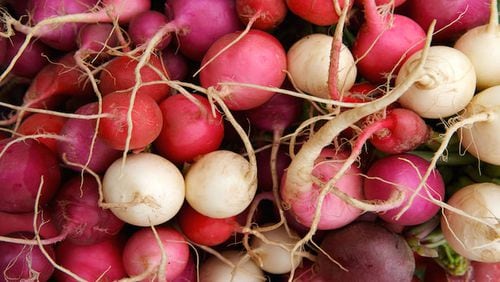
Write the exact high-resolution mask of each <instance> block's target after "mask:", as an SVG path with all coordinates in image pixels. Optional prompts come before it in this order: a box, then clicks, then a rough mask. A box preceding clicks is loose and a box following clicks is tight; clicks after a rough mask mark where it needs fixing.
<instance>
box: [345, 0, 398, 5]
mask: <svg viewBox="0 0 500 282" xmlns="http://www.w3.org/2000/svg"><path fill="white" fill-rule="evenodd" d="M405 2H406V0H375V3H376V4H377V6H381V5H384V4H385V5H393V7H398V6H401V5H402V4H404V3H405ZM354 3H356V4H357V5H360V6H361V5H363V0H355V1H354Z"/></svg>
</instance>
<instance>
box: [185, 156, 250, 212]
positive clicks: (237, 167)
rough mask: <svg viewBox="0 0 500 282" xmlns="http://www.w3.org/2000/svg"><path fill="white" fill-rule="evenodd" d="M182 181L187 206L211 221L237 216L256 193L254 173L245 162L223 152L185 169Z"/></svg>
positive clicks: (199, 160) (198, 161) (239, 157)
mask: <svg viewBox="0 0 500 282" xmlns="http://www.w3.org/2000/svg"><path fill="white" fill-rule="evenodd" d="M185 179H186V200H187V202H188V203H189V205H190V206H191V207H193V209H195V210H196V211H198V212H199V213H201V214H203V215H206V216H209V217H213V218H227V217H231V216H235V215H237V214H239V213H241V212H242V211H244V210H245V209H246V208H247V207H248V206H249V205H250V203H251V202H252V200H253V197H254V196H255V192H256V190H257V179H256V173H255V172H254V170H253V168H252V167H251V164H250V163H249V161H247V160H246V159H245V158H244V157H242V156H240V155H238V154H236V153H234V152H231V151H226V150H217V151H213V152H210V153H208V154H206V155H204V156H202V157H201V158H200V159H198V160H197V161H196V162H195V163H194V164H193V165H192V166H191V167H190V168H189V170H188V171H187V173H186V175H185Z"/></svg>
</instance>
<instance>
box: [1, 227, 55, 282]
mask: <svg viewBox="0 0 500 282" xmlns="http://www.w3.org/2000/svg"><path fill="white" fill-rule="evenodd" d="M27 235H28V234H25V233H23V234H19V233H16V234H13V235H12V236H14V237H21V238H26V237H27ZM44 249H45V251H46V252H47V253H48V255H49V256H50V257H51V258H52V259H54V249H53V248H52V246H50V245H47V246H44ZM0 253H1V254H2V255H1V256H0V281H40V282H45V281H49V279H50V278H51V276H52V273H53V272H54V266H53V265H52V264H51V263H50V262H49V260H48V259H47V258H46V257H45V255H44V254H43V253H42V251H41V250H40V248H39V247H38V246H28V245H22V244H16V243H7V242H0Z"/></svg>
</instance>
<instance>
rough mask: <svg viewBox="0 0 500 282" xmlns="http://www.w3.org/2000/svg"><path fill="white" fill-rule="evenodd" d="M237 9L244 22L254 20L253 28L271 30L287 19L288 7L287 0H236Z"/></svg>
mask: <svg viewBox="0 0 500 282" xmlns="http://www.w3.org/2000/svg"><path fill="white" fill-rule="evenodd" d="M236 11H237V12H238V16H239V17H240V20H241V21H242V22H243V23H244V24H248V23H249V22H250V21H253V20H254V21H255V22H254V23H253V24H252V27H253V28H256V29H261V30H271V29H273V28H275V27H277V26H278V25H279V24H280V23H281V22H282V21H283V20H284V19H285V16H286V14H287V11H288V9H287V7H286V3H285V0H271V1H269V0H236Z"/></svg>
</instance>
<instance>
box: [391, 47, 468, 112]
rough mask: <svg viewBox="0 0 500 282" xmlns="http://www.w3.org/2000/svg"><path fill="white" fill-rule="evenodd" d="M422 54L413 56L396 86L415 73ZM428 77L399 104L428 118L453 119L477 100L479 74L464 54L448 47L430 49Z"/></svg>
mask: <svg viewBox="0 0 500 282" xmlns="http://www.w3.org/2000/svg"><path fill="white" fill-rule="evenodd" d="M421 54H422V52H421V51H419V52H417V53H415V54H413V55H412V56H411V57H410V58H409V59H408V60H407V61H406V62H405V63H404V64H403V66H402V67H401V70H400V71H399V73H398V76H397V78H396V85H398V84H399V83H401V82H402V81H405V79H406V77H407V76H408V75H409V74H410V73H411V72H412V71H413V69H414V68H415V67H416V65H417V64H418V62H419V61H420V56H421ZM424 72H425V74H424V75H423V76H422V77H421V78H420V79H419V80H417V81H416V82H415V83H414V84H413V86H412V87H410V89H408V90H407V91H406V92H405V93H404V94H403V96H401V97H400V98H399V103H400V104H401V105H402V106H403V107H405V108H408V109H411V110H413V111H415V112H416V113H417V114H419V115H420V116H421V117H424V118H442V117H448V116H451V115H453V114H455V113H457V112H459V111H461V110H462V109H464V108H465V107H466V106H467V104H468V103H469V102H470V100H471V99H472V96H474V92H475V89H476V74H475V72H474V67H473V65H472V63H471V62H470V60H469V59H468V58H467V56H465V55H464V54H463V53H462V52H460V51H458V50H456V49H454V48H451V47H447V46H432V47H430V48H429V59H428V60H427V62H426V63H425V65H424Z"/></svg>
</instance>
